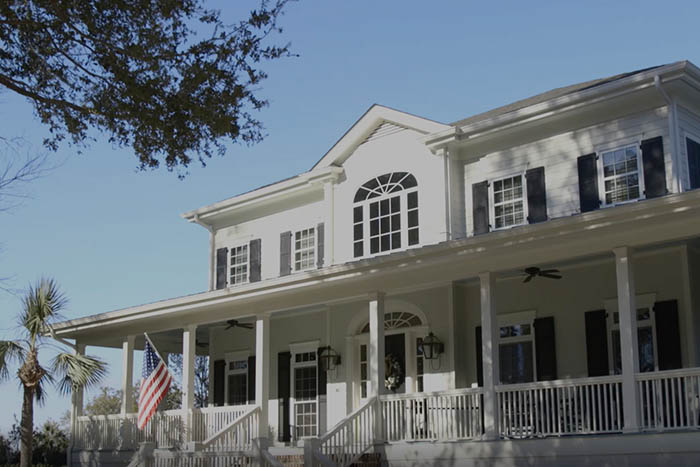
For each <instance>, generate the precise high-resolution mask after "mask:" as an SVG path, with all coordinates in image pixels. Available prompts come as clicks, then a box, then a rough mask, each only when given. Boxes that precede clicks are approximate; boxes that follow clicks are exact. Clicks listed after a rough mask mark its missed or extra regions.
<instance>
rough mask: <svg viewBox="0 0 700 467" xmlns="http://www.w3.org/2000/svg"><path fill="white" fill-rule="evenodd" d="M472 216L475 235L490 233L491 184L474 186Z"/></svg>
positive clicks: (485, 183) (483, 183) (481, 183)
mask: <svg viewBox="0 0 700 467" xmlns="http://www.w3.org/2000/svg"><path fill="white" fill-rule="evenodd" d="M472 214H473V216H474V235H479V234H483V233H486V232H488V231H489V183H488V182H480V183H475V184H473V185H472Z"/></svg>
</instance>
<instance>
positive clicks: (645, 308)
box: [606, 295, 659, 375]
mask: <svg viewBox="0 0 700 467" xmlns="http://www.w3.org/2000/svg"><path fill="white" fill-rule="evenodd" d="M653 307H654V298H653V297H652V296H650V295H644V296H639V297H637V313H636V314H637V355H638V357H639V371H640V372H648V371H657V370H658V368H659V362H658V356H657V352H656V347H657V346H656V323H655V320H654V312H653ZM606 309H607V310H608V320H609V321H608V324H609V326H608V329H609V331H608V346H609V348H610V349H611V350H612V351H611V352H610V353H609V358H610V359H611V360H612V361H611V362H610V363H612V364H611V365H610V368H612V372H613V374H616V375H619V374H620V373H622V350H621V343H620V313H619V312H618V311H616V310H617V303H611V304H610V305H608V304H606Z"/></svg>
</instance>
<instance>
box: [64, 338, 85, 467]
mask: <svg viewBox="0 0 700 467" xmlns="http://www.w3.org/2000/svg"><path fill="white" fill-rule="evenodd" d="M75 354H76V355H85V345H84V344H80V343H79V342H78V341H76V342H75ZM70 402H71V410H70V443H69V444H68V453H67V454H68V467H72V466H73V465H74V463H73V444H74V443H75V439H76V437H77V435H78V433H77V431H78V430H77V427H78V417H80V416H82V415H83V390H82V389H80V390H78V391H72V392H71V400H70Z"/></svg>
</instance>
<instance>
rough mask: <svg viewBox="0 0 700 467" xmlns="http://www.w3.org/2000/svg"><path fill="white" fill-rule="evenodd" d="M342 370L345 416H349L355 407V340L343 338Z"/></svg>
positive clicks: (349, 337) (347, 337)
mask: <svg viewBox="0 0 700 467" xmlns="http://www.w3.org/2000/svg"><path fill="white" fill-rule="evenodd" d="M342 365H343V369H344V370H345V415H346V416H347V415H350V414H351V413H352V410H353V408H354V406H355V395H354V387H353V379H354V378H353V376H354V371H355V338H354V336H345V355H343V362H342Z"/></svg>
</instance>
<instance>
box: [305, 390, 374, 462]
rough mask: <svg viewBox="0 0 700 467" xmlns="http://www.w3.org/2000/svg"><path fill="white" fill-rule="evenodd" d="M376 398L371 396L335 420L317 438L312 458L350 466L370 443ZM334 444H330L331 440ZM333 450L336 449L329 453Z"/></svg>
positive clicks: (371, 442) (372, 435)
mask: <svg viewBox="0 0 700 467" xmlns="http://www.w3.org/2000/svg"><path fill="white" fill-rule="evenodd" d="M378 404H379V398H378V397H377V396H374V397H372V398H370V399H369V400H368V401H367V402H365V404H364V405H362V406H361V407H359V408H358V409H357V410H355V411H354V412H352V413H351V414H350V415H348V416H347V417H345V418H344V419H343V420H341V421H340V422H339V423H337V424H336V425H335V426H334V427H333V428H332V429H331V430H330V431H328V433H326V434H325V435H324V436H323V437H321V438H319V440H318V444H317V445H316V446H317V447H314V449H312V452H313V455H314V457H315V458H316V459H317V460H319V461H321V462H322V463H323V464H324V465H333V464H334V463H335V462H337V465H338V466H340V467H345V466H348V465H352V464H353V463H354V462H355V461H357V459H359V458H360V457H361V456H362V454H364V453H365V452H366V451H367V450H368V449H369V448H371V447H372V446H373V445H374V440H375V438H376V433H375V427H374V425H375V422H376V417H378V416H379V414H378V413H377V405H378ZM334 440H335V441H336V443H335V444H333V445H330V443H331V442H333V441H334ZM334 449H335V450H339V452H338V451H336V452H333V451H334ZM326 451H327V452H326Z"/></svg>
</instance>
